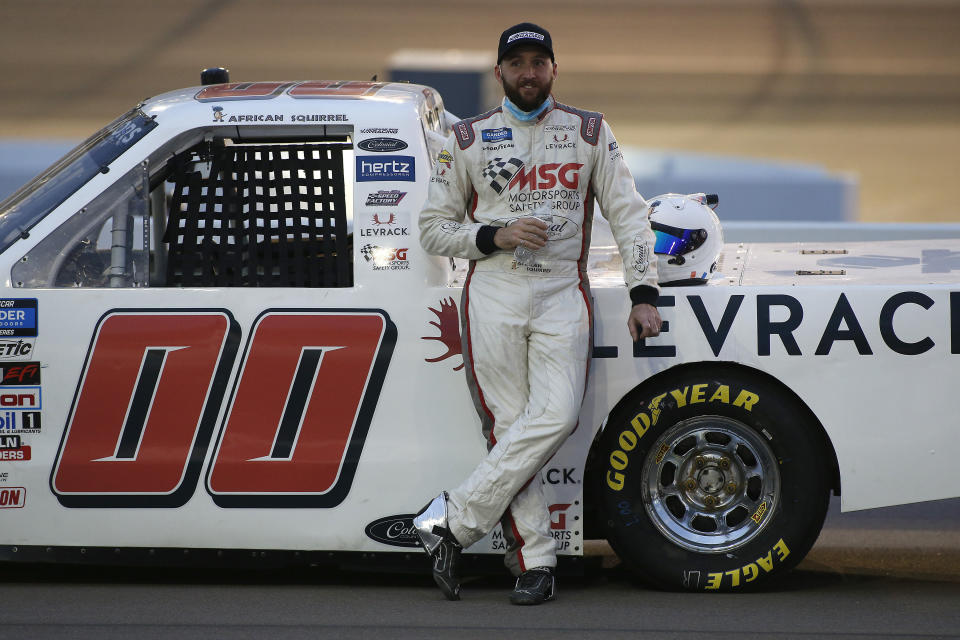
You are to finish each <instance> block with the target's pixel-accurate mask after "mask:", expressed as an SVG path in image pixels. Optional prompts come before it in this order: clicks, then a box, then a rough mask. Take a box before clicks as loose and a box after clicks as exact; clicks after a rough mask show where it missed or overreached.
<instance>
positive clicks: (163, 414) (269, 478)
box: [50, 309, 396, 507]
mask: <svg viewBox="0 0 960 640" xmlns="http://www.w3.org/2000/svg"><path fill="white" fill-rule="evenodd" d="M241 331H242V328H241V326H240V325H239V324H238V323H237V322H236V321H235V320H234V318H233V316H232V315H231V314H230V312H229V311H227V310H226V309H195V310H194V309H183V310H176V311H167V310H142V309H118V310H114V311H110V312H108V313H107V314H105V315H104V316H103V318H101V320H100V322H99V323H98V325H97V328H96V330H95V332H94V336H93V339H92V340H91V344H90V348H89V351H88V353H87V358H86V361H85V363H84V367H83V371H82V373H81V375H80V380H79V382H78V385H77V390H76V394H75V397H74V401H73V405H72V407H71V409H70V413H69V415H68V419H67V424H66V426H65V428H64V432H63V437H62V439H61V443H60V449H59V451H58V453H57V459H56V463H55V465H54V468H53V471H52V473H51V477H50V484H51V488H52V490H53V492H54V494H55V495H56V496H57V499H58V500H59V501H60V503H61V504H62V505H64V506H67V507H179V506H181V505H183V504H185V503H186V502H187V501H188V500H190V498H191V497H192V496H193V495H194V493H195V490H196V486H197V483H198V481H199V477H200V474H201V471H202V468H201V467H202V466H203V464H204V460H205V458H206V453H207V450H208V447H209V445H210V443H211V441H212V439H213V438H212V436H213V432H214V428H215V426H216V420H217V416H218V415H219V414H220V413H221V410H222V411H223V415H224V416H225V417H224V419H223V422H222V423H221V425H220V430H219V434H218V436H217V438H216V442H217V445H216V450H215V453H214V455H213V456H212V457H211V460H210V462H209V467H208V469H207V474H206V477H207V490H208V491H209V493H210V494H211V495H212V496H213V499H214V502H215V503H216V504H218V505H219V506H221V507H254V506H264V507H331V506H335V505H336V504H338V503H339V502H341V501H342V500H343V498H344V497H346V494H347V493H348V491H349V488H350V484H351V482H352V479H353V473H354V472H355V470H356V465H357V461H358V459H359V455H360V449H361V448H362V446H363V440H364V438H365V436H366V432H367V428H368V427H369V422H370V418H371V416H372V414H373V408H374V406H375V404H376V400H377V398H378V396H379V392H380V388H381V386H382V383H383V378H384V375H385V373H386V368H387V365H388V364H389V361H390V357H391V355H392V352H393V346H394V344H395V342H396V328H395V326H394V325H393V323H392V322H391V321H390V318H389V316H388V315H387V314H386V312H384V311H382V310H378V309H322V310H318V309H269V310H266V311H264V312H263V313H261V314H260V316H259V317H258V318H256V320H254V321H253V323H252V326H251V327H250V328H249V333H248V336H249V337H248V339H247V343H246V346H245V347H244V349H243V352H242V354H241V365H240V367H238V369H237V373H236V374H231V371H232V370H233V365H234V362H235V361H236V356H237V353H238V351H239V344H240V336H241ZM231 378H233V380H231ZM231 386H232V392H231V393H230V394H229V398H228V394H227V390H228V388H231Z"/></svg>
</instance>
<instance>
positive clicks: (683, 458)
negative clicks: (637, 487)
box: [641, 416, 780, 553]
mask: <svg viewBox="0 0 960 640" xmlns="http://www.w3.org/2000/svg"><path fill="white" fill-rule="evenodd" d="M641 483H642V487H643V499H644V500H643V502H644V507H645V508H646V510H647V514H648V516H649V517H650V520H651V522H652V523H653V524H654V526H656V528H657V529H658V530H659V531H660V532H661V533H662V534H663V535H664V536H666V538H667V539H668V540H670V541H672V542H673V543H675V544H677V545H679V546H680V547H683V548H684V549H688V550H691V551H696V552H699V553H720V552H722V551H729V550H730V549H735V548H737V547H740V546H742V545H744V544H746V543H747V542H749V541H750V540H752V539H753V538H754V537H755V536H757V535H758V534H759V533H760V532H761V531H762V530H763V529H764V527H765V526H766V524H767V522H769V520H770V517H769V516H770V515H771V514H772V513H773V512H774V511H775V509H776V507H777V503H778V501H779V497H780V473H779V470H778V465H777V459H776V456H775V455H774V453H773V450H772V449H771V448H770V446H769V445H768V444H767V442H766V441H765V440H764V439H763V437H762V436H761V435H760V434H758V433H757V432H756V431H754V430H753V429H751V428H750V427H748V426H747V425H745V424H743V423H742V422H740V421H738V420H734V419H732V418H728V417H723V416H698V417H695V418H691V419H689V420H684V421H681V422H678V423H677V424H676V425H674V426H673V427H672V428H670V429H669V430H667V431H666V432H665V433H664V434H663V435H662V436H661V437H660V438H659V439H658V440H657V441H656V442H655V443H654V445H653V446H652V447H651V448H650V453H649V454H648V455H647V458H646V460H645V461H644V465H643V471H642V473H641Z"/></svg>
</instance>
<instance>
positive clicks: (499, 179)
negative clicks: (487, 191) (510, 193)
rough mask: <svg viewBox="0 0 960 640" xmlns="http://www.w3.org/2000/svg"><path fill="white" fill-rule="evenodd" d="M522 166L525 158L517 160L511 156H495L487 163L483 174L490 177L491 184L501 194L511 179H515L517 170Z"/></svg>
mask: <svg viewBox="0 0 960 640" xmlns="http://www.w3.org/2000/svg"><path fill="white" fill-rule="evenodd" d="M521 167H523V160H517V159H516V158H510V159H509V160H504V159H503V158H494V159H493V160H491V161H490V162H488V163H487V166H486V168H484V170H483V175H484V176H486V177H487V178H490V186H491V187H493V190H494V191H496V192H497V193H498V194H500V193H503V190H504V189H506V188H507V185H509V184H510V180H512V179H513V176H515V175H517V171H519V170H520V168H521Z"/></svg>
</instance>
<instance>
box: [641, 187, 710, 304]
mask: <svg viewBox="0 0 960 640" xmlns="http://www.w3.org/2000/svg"><path fill="white" fill-rule="evenodd" d="M718 202H719V200H718V198H717V196H715V195H713V194H710V195H707V194H703V193H693V194H689V195H680V194H677V193H665V194H663V195H660V196H657V197H655V198H652V199H651V200H650V202H649V207H650V226H651V227H652V228H653V233H654V235H655V236H656V243H655V244H654V248H653V252H654V253H655V254H657V255H658V256H659V258H658V259H657V273H658V275H659V281H660V285H661V286H683V285H696V284H705V283H706V282H707V280H709V279H710V274H712V273H713V272H714V271H716V270H717V261H718V259H719V258H720V252H721V251H722V250H723V229H722V228H721V227H720V220H719V219H718V218H717V214H716V213H714V212H713V209H711V208H710V207H709V206H707V205H713V206H716V204H717V203H718Z"/></svg>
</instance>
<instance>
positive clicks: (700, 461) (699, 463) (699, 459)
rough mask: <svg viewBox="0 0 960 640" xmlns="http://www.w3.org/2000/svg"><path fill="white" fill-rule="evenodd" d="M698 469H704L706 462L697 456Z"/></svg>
mask: <svg viewBox="0 0 960 640" xmlns="http://www.w3.org/2000/svg"><path fill="white" fill-rule="evenodd" d="M696 464H697V467H702V466H703V465H705V464H706V461H705V460H704V459H703V456H697V460H696Z"/></svg>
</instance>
